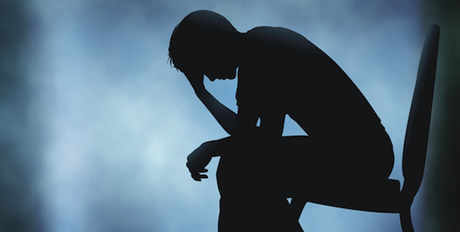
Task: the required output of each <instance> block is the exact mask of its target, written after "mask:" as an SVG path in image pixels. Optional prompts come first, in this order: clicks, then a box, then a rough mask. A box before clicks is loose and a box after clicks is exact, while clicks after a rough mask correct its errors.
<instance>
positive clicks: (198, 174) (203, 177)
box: [192, 169, 208, 181]
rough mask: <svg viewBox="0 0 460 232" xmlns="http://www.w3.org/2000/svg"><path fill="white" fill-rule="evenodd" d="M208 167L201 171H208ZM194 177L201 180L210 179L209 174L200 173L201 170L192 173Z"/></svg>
mask: <svg viewBox="0 0 460 232" xmlns="http://www.w3.org/2000/svg"><path fill="white" fill-rule="evenodd" d="M207 171H208V170H207V169H203V170H201V171H200V172H207ZM192 179H194V180H196V181H201V179H208V175H204V174H200V173H199V172H194V173H192Z"/></svg>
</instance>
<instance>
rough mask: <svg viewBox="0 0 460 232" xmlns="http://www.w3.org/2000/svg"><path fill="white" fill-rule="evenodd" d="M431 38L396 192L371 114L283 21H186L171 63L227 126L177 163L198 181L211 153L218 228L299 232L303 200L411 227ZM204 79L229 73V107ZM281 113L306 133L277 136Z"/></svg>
mask: <svg viewBox="0 0 460 232" xmlns="http://www.w3.org/2000/svg"><path fill="white" fill-rule="evenodd" d="M438 37H439V28H438V27H433V28H432V29H431V31H430V32H429V36H428V37H427V38H428V39H427V41H428V42H427V43H426V45H425V46H426V47H425V48H424V53H426V54H425V55H422V60H421V64H420V67H421V71H420V70H419V76H418V81H417V87H416V92H415V94H414V100H413V105H412V108H411V120H410V121H409V124H408V130H407V134H406V147H405V153H404V161H403V162H404V164H403V166H404V176H405V178H406V179H405V183H404V186H403V190H402V191H400V184H399V181H396V180H390V179H388V177H389V175H390V174H391V172H392V169H393V164H394V154H393V145H392V142H391V140H390V138H389V136H388V134H387V132H386V131H385V128H384V126H383V125H382V124H381V121H380V118H379V117H378V116H377V114H376V113H375V111H374V110H373V108H372V107H371V105H370V104H369V102H368V101H367V100H366V98H365V97H364V96H363V94H362V93H361V91H360V90H359V89H358V88H357V87H356V86H355V84H354V83H353V82H352V81H351V79H350V78H349V77H348V76H347V74H345V72H344V71H343V70H342V69H341V68H340V67H339V66H338V65H337V64H336V63H335V62H334V61H333V60H332V59H331V58H330V57H329V56H328V55H327V54H325V53H324V52H323V51H322V50H321V49H319V48H318V47H316V46H315V45H314V44H312V43H311V42H310V41H309V40H308V39H307V38H305V37H304V36H302V35H300V34H298V33H296V32H294V31H291V30H289V29H285V28H281V27H256V28H254V29H251V30H249V31H248V32H244V33H242V32H239V31H237V30H236V29H235V28H234V27H233V26H232V25H231V23H230V22H229V21H227V19H226V18H224V17H223V16H221V15H219V14H216V13H214V12H210V11H196V12H192V13H191V14H189V15H188V16H187V17H185V18H184V20H182V21H181V22H180V24H179V25H178V26H177V27H176V28H175V29H174V32H173V34H172V36H171V40H170V46H169V58H170V63H171V64H172V65H173V66H174V67H175V68H176V69H178V70H179V71H181V72H183V73H184V75H185V76H186V77H187V79H188V81H189V82H190V84H191V86H192V87H193V89H194V91H195V93H196V96H197V97H198V99H200V100H201V102H202V103H203V104H204V105H205V106H206V108H207V109H208V110H209V111H210V113H211V114H212V115H213V116H214V118H215V119H216V120H217V122H218V123H219V124H220V125H221V126H222V128H223V129H224V130H225V131H226V132H227V133H228V134H229V137H226V138H222V139H218V140H213V141H208V142H205V143H203V144H202V145H201V146H200V147H198V148H197V149H196V150H195V151H193V152H192V153H191V154H190V155H189V156H188V162H187V166H188V168H189V170H190V173H191V175H192V178H193V179H194V180H196V181H201V179H203V178H207V175H206V172H207V170H206V169H205V168H206V165H207V164H208V163H209V161H210V160H211V159H212V157H215V156H220V157H221V158H220V163H219V167H218V170H217V182H218V187H219V192H220V195H221V200H220V216H219V231H220V232H223V231H303V230H302V228H301V227H300V225H299V224H298V218H299V216H300V214H301V212H302V210H303V207H304V205H305V203H306V202H308V201H310V202H315V203H319V204H325V205H330V206H336V207H343V208H349V209H356V210H365V211H376V212H391V213H400V215H401V221H402V224H403V229H404V231H411V229H412V225H411V222H410V205H411V204H412V200H413V197H414V196H415V194H416V192H417V190H418V188H419V186H420V181H421V178H422V175H423V167H424V161H425V150H426V143H427V141H426V140H427V138H428V127H429V119H430V115H431V114H430V112H431V99H432V91H433V84H434V82H433V81H434V71H435V70H436V54H437V44H438V42H437V38H438ZM423 57H425V58H423ZM433 57H434V60H433ZM425 68H427V69H425ZM204 76H206V77H207V78H209V79H210V80H211V81H214V80H216V79H221V80H225V79H234V78H238V88H237V93H236V99H237V105H238V112H233V111H231V110H230V109H228V108H227V107H226V106H224V105H223V104H221V103H220V102H219V101H218V100H216V99H215V98H214V97H213V96H212V95H211V94H210V93H209V92H208V91H207V90H206V88H205V86H204V84H203V79H204ZM422 102H423V104H422ZM428 102H429V103H430V104H426V103H428ZM422 105H425V106H428V108H427V107H420V106H422ZM286 115H288V116H290V117H291V118H292V119H293V120H294V121H295V122H296V123H297V124H298V125H299V126H300V127H301V128H302V129H303V130H304V131H305V133H306V134H307V136H285V137H283V136H282V133H283V126H284V120H285V117H286ZM414 115H416V116H414ZM259 120H260V125H259V126H258V125H257V122H258V121H259ZM419 129H420V130H419ZM414 163H415V164H414ZM412 165H413V166H412ZM409 180H411V181H409ZM286 198H292V202H291V203H289V202H288V201H287V200H286Z"/></svg>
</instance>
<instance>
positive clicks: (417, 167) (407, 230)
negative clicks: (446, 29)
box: [291, 25, 440, 232]
mask: <svg viewBox="0 0 460 232" xmlns="http://www.w3.org/2000/svg"><path fill="white" fill-rule="evenodd" d="M439 33H440V27H439V26H438V25H431V26H430V28H429V30H428V33H427V36H426V38H425V43H424V46H423V51H422V55H421V58H420V63H419V69H418V74H417V81H416V85H415V90H414V95H413V98H412V105H411V108H410V113H409V120H408V123H407V129H406V136H405V140H404V150H403V160H402V168H403V176H404V184H403V187H402V190H400V183H399V181H397V180H392V179H388V180H386V181H385V182H382V183H371V184H368V183H367V184H363V183H353V181H350V183H336V184H335V185H332V184H330V183H324V186H315V188H314V189H309V191H308V194H306V195H308V196H304V195H302V196H293V198H292V201H291V208H292V212H293V217H295V218H296V220H297V221H298V220H299V217H300V214H301V213H302V210H303V208H304V206H305V204H306V202H313V203H317V204H322V205H328V206H334V207H341V208H347V209H353V210H363V211H369V212H382V213H399V215H400V220H401V227H402V230H403V232H413V231H414V229H413V226H412V219H411V212H410V208H411V205H412V202H413V200H414V197H415V195H416V194H417V191H418V189H419V188H420V184H421V182H422V178H423V172H424V167H425V158H426V150H427V145H428V133H429V128H430V118H431V106H432V101H433V91H434V80H435V75H436V63H437V54H438V44H439ZM363 185H364V186H363ZM299 228H300V229H299V230H301V231H303V230H302V228H301V227H300V224H299Z"/></svg>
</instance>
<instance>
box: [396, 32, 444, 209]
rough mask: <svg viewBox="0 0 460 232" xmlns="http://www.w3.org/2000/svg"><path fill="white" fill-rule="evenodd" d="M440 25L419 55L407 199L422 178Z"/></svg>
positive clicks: (406, 160)
mask: <svg viewBox="0 0 460 232" xmlns="http://www.w3.org/2000/svg"><path fill="white" fill-rule="evenodd" d="M439 33H440V27H439V26H438V25H431V26H430V28H429V30H428V33H427V36H426V38H425V43H424V45H423V50H422V55H421V58H420V63H419V68H418V73H417V81H416V84H415V90H414V95H413V97H412V104H411V108H410V113H409V120H408V123H407V129H406V137H405V140H404V150H403V163H402V167H403V175H404V185H403V189H402V196H403V199H404V201H410V203H412V201H413V198H414V197H415V194H417V191H418V189H419V188H420V184H421V182H422V178H423V172H424V168H425V158H426V151H427V146H428V133H429V129H430V119H431V106H432V102H433V91H434V80H435V76H436V63H437V57H438V46H439Z"/></svg>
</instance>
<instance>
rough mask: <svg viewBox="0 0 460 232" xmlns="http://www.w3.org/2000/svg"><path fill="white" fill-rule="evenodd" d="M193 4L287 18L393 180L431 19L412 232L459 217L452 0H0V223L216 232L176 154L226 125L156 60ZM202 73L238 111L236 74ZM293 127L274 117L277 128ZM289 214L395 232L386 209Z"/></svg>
mask: <svg viewBox="0 0 460 232" xmlns="http://www.w3.org/2000/svg"><path fill="white" fill-rule="evenodd" d="M199 9H208V10H213V11H216V12H218V13H220V14H222V15H224V16H225V17H227V19H229V20H230V21H231V22H232V23H233V25H234V26H235V27H236V28H237V29H238V30H239V31H247V30H249V29H251V28H253V27H256V26H261V25H266V26H282V27H287V28H290V29H293V30H295V31H297V32H299V33H301V34H302V35H304V36H305V37H307V38H308V39H310V40H311V41H312V42H314V43H315V44H316V45H317V46H319V47H320V48H321V49H323V50H324V51H325V52H326V53H328V54H329V55H330V56H331V57H332V58H333V59H334V60H335V61H336V62H337V63H338V64H339V65H340V66H341V67H342V68H343V69H344V70H345V72H347V73H348V74H349V76H350V77H351V78H352V80H353V81H354V82H355V84H356V85H357V86H358V87H359V88H360V89H361V90H362V92H363V93H364V95H365V96H366V97H367V98H368V100H369V101H370V103H371V104H372V105H373V107H374V109H375V110H376V112H377V113H378V114H379V116H380V117H381V119H382V122H383V124H384V125H385V127H386V128H387V131H388V133H389V134H390V136H391V138H392V140H393V143H394V147H395V153H396V164H395V167H394V171H393V173H392V176H391V177H392V178H395V179H399V180H401V181H402V180H403V177H402V172H401V152H402V145H403V139H404V132H405V124H406V122H407V116H408V110H409V106H410V102H411V96H412V91H413V87H414V84H415V77H416V71H417V67H418V61H419V56H420V52H421V48H422V44H423V38H424V35H425V32H426V29H427V28H428V26H429V24H431V23H438V24H439V25H440V26H441V43H440V58H439V66H438V67H439V68H438V81H437V86H436V94H435V100H434V101H435V104H434V113H433V124H432V136H431V140H430V146H429V153H428V166H427V169H426V170H427V172H426V174H425V179H424V182H423V183H422V189H421V191H420V192H419V194H418V195H417V197H416V199H415V202H414V205H413V207H412V213H413V214H414V215H413V220H414V227H415V230H416V231H458V230H459V223H458V220H457V218H458V216H459V205H460V204H459V200H458V199H457V197H456V196H457V195H458V192H459V188H458V176H459V175H460V174H459V171H458V164H459V163H460V162H459V158H458V153H459V152H460V147H459V145H458V144H459V143H458V140H459V138H460V135H459V131H460V127H459V123H458V122H457V120H456V119H457V118H459V116H460V110H459V107H458V106H459V105H460V104H459V99H460V97H459V94H458V87H460V81H459V78H458V74H459V70H458V65H457V64H458V61H459V60H460V59H459V54H460V47H459V46H458V43H456V41H459V39H460V38H459V33H458V32H457V31H458V28H459V24H458V22H459V21H458V17H457V16H456V15H457V14H458V13H460V11H459V4H457V3H453V2H450V1H436V3H435V1H428V0H425V1H416V0H406V1H400V0H388V1H367V0H347V1H342V0H329V1H320V0H308V1H307V0H283V1H281V0H280V1H277V0H271V1H245V0H234V1H221V0H217V1H216V0H214V1H211V0H200V1H198V0H190V1H180V0H167V1H166V0H131V1H128V0H78V1H70V0H63V1H56V0H40V1H31V0H30V1H27V0H22V1H21V0H18V1H12V0H10V1H7V0H2V1H0V231H2V232H3V231H5V232H10V231H11V232H16V231H17V232H22V231H24V232H25V231H46V232H48V231H49V232H81V231H87V232H93V231H94V232H118V231H120V232H121V231H132V232H144V231H145V232H182V231H203V232H212V231H217V216H218V211H219V209H218V199H219V195H218V192H217V187H216V183H215V177H214V175H212V174H211V176H210V179H209V180H206V181H203V182H201V183H198V182H194V181H193V180H192V179H191V178H190V177H189V174H188V171H187V169H186V167H185V161H186V159H185V158H186V156H187V155H188V153H189V152H191V151H192V150H193V149H194V148H196V147H197V146H198V145H199V144H201V143H202V142H204V141H206V140H210V139H216V138H220V137H224V136H226V134H225V132H224V131H223V130H222V129H221V128H220V127H219V125H218V124H217V123H216V122H215V121H214V120H213V118H212V116H211V115H210V114H209V113H208V112H207V111H206V109H205V108H204V107H203V106H202V105H201V103H200V102H199V100H198V99H196V98H195V95H194V93H193V90H192V89H191V87H190V86H189V84H188V82H187V81H186V79H185V78H184V77H183V75H182V74H181V73H180V72H176V71H175V70H174V69H172V68H171V67H170V66H169V65H168V63H167V48H168V42H169V37H170V34H171V32H172V30H173V29H174V26H175V25H176V24H177V23H179V22H180V20H181V19H182V18H183V17H184V16H185V15H187V14H188V13H190V12H192V11H195V10H199ZM455 17H456V19H457V20H455ZM205 84H206V86H207V87H208V88H209V89H210V91H211V92H212V93H213V94H214V95H215V96H216V97H217V98H218V99H219V100H220V101H222V102H223V103H225V104H226V105H227V106H228V107H230V108H231V109H234V110H235V109H236V105H235V99H234V94H235V90H236V81H228V80H227V81H220V82H219V81H216V82H212V83H211V82H206V83H205ZM299 133H303V132H302V131H301V130H300V129H299V128H298V127H297V125H296V124H295V123H293V122H292V121H289V120H288V121H287V122H286V128H285V134H290V135H291V134H299ZM344 136H346V132H344ZM217 162H218V160H217V159H216V160H213V161H212V163H211V165H210V168H209V169H210V172H211V173H213V172H215V170H216V165H217ZM301 224H302V226H303V228H304V230H305V231H354V232H361V231H375V232H380V231H382V232H383V231H401V229H400V226H399V217H398V215H396V214H379V213H367V212H359V211H351V210H344V209H337V208H331V207H325V206H321V205H315V204H307V206H306V207H305V210H304V212H303V215H302V217H301Z"/></svg>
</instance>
